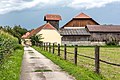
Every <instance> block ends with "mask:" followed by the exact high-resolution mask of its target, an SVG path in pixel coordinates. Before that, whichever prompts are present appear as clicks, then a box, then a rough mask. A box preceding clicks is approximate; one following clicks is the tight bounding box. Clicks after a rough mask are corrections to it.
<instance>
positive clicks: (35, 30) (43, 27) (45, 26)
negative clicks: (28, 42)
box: [27, 23, 56, 38]
mask: <svg viewBox="0 0 120 80" xmlns="http://www.w3.org/2000/svg"><path fill="white" fill-rule="evenodd" d="M42 29H51V30H56V28H54V27H53V26H52V25H51V24H50V23H46V24H44V25H42V26H40V27H38V28H37V29H34V30H32V31H31V32H30V34H29V35H28V36H27V38H30V37H31V36H33V35H35V34H37V33H38V32H40V31H41V30H42Z"/></svg>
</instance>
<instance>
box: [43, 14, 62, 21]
mask: <svg viewBox="0 0 120 80" xmlns="http://www.w3.org/2000/svg"><path fill="white" fill-rule="evenodd" d="M44 20H45V21H47V20H62V18H61V16H60V15H56V14H47V15H45V16H44Z"/></svg>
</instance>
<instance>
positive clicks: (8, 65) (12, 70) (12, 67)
mask: <svg viewBox="0 0 120 80" xmlns="http://www.w3.org/2000/svg"><path fill="white" fill-rule="evenodd" d="M23 53H24V52H23V49H22V50H20V49H17V50H15V51H14V52H13V53H12V54H10V56H9V57H6V58H5V59H4V60H3V62H2V64H0V80H19V76H20V68H21V62H22V56H23Z"/></svg>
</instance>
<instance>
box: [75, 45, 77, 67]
mask: <svg viewBox="0 0 120 80" xmlns="http://www.w3.org/2000/svg"><path fill="white" fill-rule="evenodd" d="M74 64H75V65H77V45H75V49H74Z"/></svg>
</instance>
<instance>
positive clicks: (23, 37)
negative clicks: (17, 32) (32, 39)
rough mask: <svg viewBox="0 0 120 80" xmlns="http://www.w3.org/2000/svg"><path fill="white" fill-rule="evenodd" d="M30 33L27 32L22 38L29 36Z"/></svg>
mask: <svg viewBox="0 0 120 80" xmlns="http://www.w3.org/2000/svg"><path fill="white" fill-rule="evenodd" d="M29 34H30V32H27V33H25V34H24V35H23V36H22V37H21V38H27V36H28V35H29Z"/></svg>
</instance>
